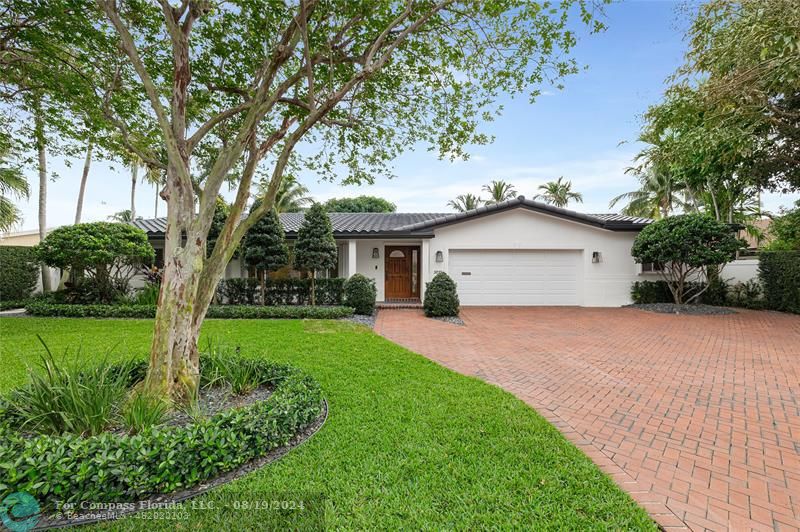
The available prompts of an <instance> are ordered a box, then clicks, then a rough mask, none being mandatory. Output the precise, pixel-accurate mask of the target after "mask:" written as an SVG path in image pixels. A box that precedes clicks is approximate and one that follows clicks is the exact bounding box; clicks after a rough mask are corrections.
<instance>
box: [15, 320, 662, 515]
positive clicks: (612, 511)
mask: <svg viewBox="0 0 800 532" xmlns="http://www.w3.org/2000/svg"><path fill="white" fill-rule="evenodd" d="M151 327H152V322H151V321H149V320H106V321H103V320H89V319H84V320H78V319H35V318H24V319H20V318H16V319H15V318H7V319H0V366H2V369H3V371H2V372H0V391H4V390H7V389H9V388H11V387H13V386H17V385H18V384H20V383H22V382H23V381H24V379H25V378H26V372H25V365H26V364H33V363H35V361H36V360H37V358H38V354H39V353H40V350H41V347H40V346H39V344H38V340H37V339H36V337H35V335H36V334H37V333H38V334H41V335H42V337H43V338H44V339H45V341H46V342H47V343H48V345H49V347H50V348H51V350H53V352H54V353H61V352H63V350H64V349H65V348H67V347H70V348H72V352H73V354H72V355H71V356H75V355H74V351H75V349H76V348H77V347H78V346H79V345H81V344H82V355H81V356H82V357H85V358H87V363H89V362H91V361H90V360H88V357H90V356H91V357H95V358H97V357H101V356H103V354H104V352H105V351H107V350H108V349H110V348H112V347H115V356H123V355H125V354H128V353H131V354H134V355H136V356H142V357H144V356H145V355H146V352H147V349H148V345H149V340H150V335H151ZM203 334H204V337H205V338H213V339H214V341H215V342H216V343H220V342H222V343H225V344H227V345H237V346H241V350H242V353H243V354H244V355H246V356H263V357H268V358H270V359H273V360H277V361H284V362H290V363H292V364H294V365H296V366H299V367H301V368H303V369H305V370H306V371H308V372H309V373H310V374H312V375H313V376H314V377H315V378H316V379H317V380H318V381H319V382H320V383H321V384H322V387H323V390H324V393H325V396H326V398H327V399H328V402H329V404H330V417H329V419H328V421H327V423H326V424H325V426H324V427H323V428H322V430H321V431H320V432H319V433H317V434H316V435H315V436H314V437H313V438H312V439H311V440H309V441H308V442H306V443H305V444H303V445H302V446H300V447H299V448H297V449H295V450H293V451H292V452H291V453H290V454H289V455H287V456H286V457H284V458H283V459H282V460H280V461H279V462H276V463H273V464H271V465H269V466H267V467H266V468H264V469H262V470H260V471H258V472H255V473H253V474H251V475H248V476H246V477H244V478H242V479H240V480H238V481H236V482H234V483H232V484H229V485H226V486H224V487H221V488H219V489H216V490H213V491H212V492H210V493H209V494H206V495H204V496H202V497H200V498H198V499H195V500H194V506H195V508H194V509H191V510H190V511H189V521H188V522H180V523H176V522H175V521H168V520H164V521H158V520H156V521H153V520H147V521H143V520H141V519H135V518H128V519H126V520H123V521H118V522H114V523H111V524H106V525H103V526H104V528H108V529H119V530H141V529H142V528H144V527H146V528H147V529H148V530H174V529H175V527H176V526H179V527H180V528H182V529H187V528H188V529H192V530H212V529H220V530H221V529H225V528H227V529H228V530H244V529H253V530H257V529H260V528H263V527H264V525H265V523H266V522H268V521H269V518H270V516H265V514H264V512H269V511H268V510H262V511H258V510H249V511H245V510H236V509H235V508H233V506H234V505H235V503H236V501H240V500H244V501H248V500H254V499H262V498H265V499H271V498H275V497H279V498H291V496H292V494H300V496H308V495H313V494H320V495H321V496H322V497H323V499H324V501H325V503H324V505H325V519H326V524H327V526H328V527H330V528H344V529H372V528H386V529H399V528H403V529H485V528H495V529H508V528H520V529H562V530H586V529H598V530H600V529H603V530H607V529H615V530H618V529H627V530H655V525H654V523H653V522H652V521H651V520H650V519H649V518H648V516H647V514H646V513H645V512H644V511H643V510H642V509H641V508H639V507H638V506H637V505H636V504H635V503H634V502H633V501H632V500H631V499H630V498H629V497H628V496H627V495H626V494H624V493H623V492H622V491H621V490H620V489H619V488H617V486H616V485H615V484H614V483H613V481H611V480H610V479H609V478H608V477H606V476H605V475H603V474H602V473H601V472H600V471H599V470H598V469H597V468H596V467H595V466H594V465H593V464H592V463H591V461H590V460H589V459H588V458H586V456H584V455H583V454H582V453H581V452H580V451H578V450H577V449H576V448H575V447H573V446H572V445H571V444H569V443H568V442H567V441H566V440H565V439H564V438H563V437H562V436H561V435H560V434H559V433H558V431H556V429H554V428H553V427H552V426H551V425H550V424H548V423H547V422H546V421H545V420H544V419H542V418H541V417H540V416H539V415H538V414H536V412H534V411H533V410H532V409H530V408H529V407H528V406H527V405H525V404H524V403H522V402H521V401H519V400H517V399H516V398H514V397H513V396H512V395H510V394H508V393H506V392H504V391H502V390H500V389H499V388H497V387H494V386H490V385H487V384H485V383H483V382H481V381H479V380H477V379H473V378H469V377H464V376H461V375H458V374H456V373H453V372H451V371H449V370H447V369H444V368H442V367H440V366H438V365H436V364H434V363H432V362H430V361H429V360H427V359H426V358H424V357H422V356H419V355H417V354H414V353H411V352H409V351H407V350H406V349H403V348H401V347H399V346H397V345H395V344H393V343H391V342H389V341H387V340H385V339H383V338H381V337H379V336H377V335H375V334H373V333H372V332H371V331H369V330H367V329H366V328H364V327H361V326H358V325H355V324H352V323H348V322H329V321H250V320H235V321H233V320H231V321H225V320H209V321H207V322H206V324H205V326H204V329H203ZM276 494H281V495H276ZM201 505H206V506H208V505H213V506H215V509H213V510H208V509H203V508H201V507H200V506H201ZM271 515H272V516H273V517H274V512H273V513H272V514H271Z"/></svg>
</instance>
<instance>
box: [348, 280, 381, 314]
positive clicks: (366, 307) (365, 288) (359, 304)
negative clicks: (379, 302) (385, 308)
mask: <svg viewBox="0 0 800 532" xmlns="http://www.w3.org/2000/svg"><path fill="white" fill-rule="evenodd" d="M377 295H378V291H377V290H376V288H375V281H374V280H372V279H369V278H368V277H366V276H364V275H361V274H360V273H357V274H355V275H353V276H352V277H350V278H349V279H347V281H345V283H344V298H345V302H346V303H347V304H348V305H349V306H351V307H353V309H354V310H355V313H356V314H365V315H371V314H372V312H373V311H374V310H375V298H376V297H377Z"/></svg>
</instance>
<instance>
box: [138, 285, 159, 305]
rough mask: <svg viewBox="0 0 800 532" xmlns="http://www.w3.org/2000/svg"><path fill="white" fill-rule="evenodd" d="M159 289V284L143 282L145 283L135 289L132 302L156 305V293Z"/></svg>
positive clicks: (157, 293)
mask: <svg viewBox="0 0 800 532" xmlns="http://www.w3.org/2000/svg"><path fill="white" fill-rule="evenodd" d="M160 291H161V285H160V284H156V283H150V282H148V283H145V285H144V286H143V287H142V288H140V289H139V290H137V291H136V295H135V296H134V298H133V301H132V303H133V304H134V305H157V304H158V295H159V292H160Z"/></svg>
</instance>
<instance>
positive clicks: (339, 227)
mask: <svg viewBox="0 0 800 532" xmlns="http://www.w3.org/2000/svg"><path fill="white" fill-rule="evenodd" d="M513 208H524V209H528V210H532V211H536V212H542V213H546V214H550V215H552V216H556V217H559V218H564V219H567V220H571V221H575V222H579V223H584V224H588V225H593V226H595V227H599V228H602V229H608V230H611V231H638V230H640V229H641V228H642V227H644V226H645V225H647V224H649V223H650V222H651V220H649V219H647V218H637V217H634V216H624V215H621V214H584V213H580V212H576V211H571V210H568V209H561V208H559V207H553V206H552V205H547V204H545V203H541V202H538V201H532V200H529V199H525V197H524V196H519V197H517V198H514V199H510V200H507V201H503V202H500V203H495V204H492V205H484V206H481V207H479V208H477V209H473V210H471V211H467V212H457V213H402V212H391V213H369V212H367V213H349V212H332V213H330V218H331V225H332V226H333V234H334V236H342V237H345V236H383V235H385V236H426V235H427V236H432V231H433V228H435V227H439V226H443V225H449V224H452V223H457V222H461V221H464V220H467V219H470V218H477V217H481V216H485V215H488V214H491V213H493V212H496V211H501V210H506V209H513ZM303 217H304V214H303V213H302V212H290V213H283V214H281V215H280V219H281V222H282V223H283V229H284V231H286V235H287V236H288V237H290V238H291V237H294V236H296V235H297V231H298V230H299V229H300V225H301V224H302V223H303ZM132 223H133V225H135V226H136V227H138V228H140V229H142V230H144V231H145V232H146V233H148V234H149V235H159V234H164V231H165V230H166V227H167V219H166V218H151V219H148V220H136V221H134V222H132Z"/></svg>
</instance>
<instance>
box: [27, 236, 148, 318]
mask: <svg viewBox="0 0 800 532" xmlns="http://www.w3.org/2000/svg"><path fill="white" fill-rule="evenodd" d="M36 254H37V256H38V257H39V260H41V261H42V262H44V263H45V264H47V265H48V266H53V267H55V268H61V269H65V270H69V271H70V272H71V277H72V280H73V282H74V288H75V289H76V290H80V292H79V295H78V296H77V297H73V298H68V301H69V300H71V301H75V302H85V303H89V302H93V303H111V302H113V301H115V300H116V299H118V298H119V297H120V293H119V292H120V291H121V290H123V291H125V292H127V285H128V281H129V280H130V278H131V277H133V275H135V274H136V273H137V272H138V271H139V268H140V267H141V266H142V265H144V264H147V263H149V262H150V261H152V260H153V257H154V256H155V251H154V250H153V247H152V246H151V245H150V243H149V242H148V241H147V233H145V232H144V231H142V230H141V229H138V228H136V227H134V226H132V225H128V224H124V223H109V222H93V223H84V224H75V225H67V226H64V227H59V228H58V229H55V230H53V231H52V232H51V233H50V234H49V235H47V237H46V238H45V239H44V240H43V241H42V242H41V243H40V244H39V245H38V246H37V247H36ZM84 275H88V277H89V278H91V281H86V280H81V278H82V277H83V276H84ZM85 282H90V284H89V285H88V286H89V289H86V290H84V289H81V288H80V286H81V284H82V283H85ZM123 295H124V294H123ZM89 296H91V297H95V299H94V300H91V301H90V300H87V299H86V297H89Z"/></svg>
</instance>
